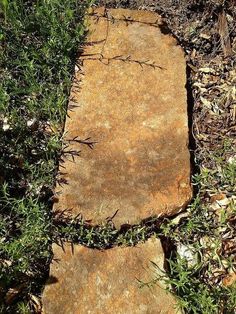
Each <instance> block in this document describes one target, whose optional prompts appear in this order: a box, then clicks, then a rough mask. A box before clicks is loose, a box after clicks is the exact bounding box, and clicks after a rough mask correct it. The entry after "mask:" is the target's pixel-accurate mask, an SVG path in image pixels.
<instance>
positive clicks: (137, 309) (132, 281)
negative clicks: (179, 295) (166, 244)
mask: <svg viewBox="0 0 236 314" xmlns="http://www.w3.org/2000/svg"><path fill="white" fill-rule="evenodd" d="M53 251H54V258H55V261H53V263H52V265H51V270H50V276H51V277H52V278H53V281H54V282H56V283H49V284H48V285H46V288H45V290H44V293H43V298H42V301H43V308H44V313H45V314H111V313H114V314H172V313H173V314H174V313H177V310H176V303H175V300H174V298H173V296H172V295H171V294H169V293H168V294H167V292H166V291H165V290H164V289H163V288H162V287H161V286H158V284H155V285H153V286H152V287H148V286H144V287H142V288H140V284H139V280H141V281H144V282H149V281H150V280H152V279H154V278H155V276H156V271H157V269H156V268H154V267H153V266H152V264H151V261H153V262H154V263H156V265H158V266H159V267H160V269H163V262H164V259H163V251H162V247H161V244H160V241H159V240H158V239H155V238H151V239H149V240H148V241H147V242H146V243H144V244H139V245H138V246H137V247H126V248H121V247H116V248H112V249H109V250H105V251H99V250H93V249H89V248H85V247H83V246H80V245H75V246H74V250H73V252H72V249H71V246H70V245H69V244H68V245H65V248H64V251H63V250H62V249H61V248H60V247H59V246H57V245H54V247H53ZM49 282H50V279H49Z"/></svg>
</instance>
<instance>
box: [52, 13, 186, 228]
mask: <svg viewBox="0 0 236 314" xmlns="http://www.w3.org/2000/svg"><path fill="white" fill-rule="evenodd" d="M104 14H105V16H106V17H104ZM89 23H90V24H89V25H90V26H89V30H90V33H89V36H88V39H87V45H86V46H85V50H84V52H83V55H82V56H81V57H80V59H79V62H82V63H83V65H82V68H81V71H82V73H81V71H77V72H76V79H77V81H78V80H79V81H80V84H79V88H78V83H77V81H76V82H75V83H74V85H73V87H72V91H71V99H72V100H71V102H70V104H69V107H72V106H73V105H74V104H75V103H76V104H77V106H78V107H76V108H74V109H73V111H68V116H69V117H67V119H66V123H65V135H64V138H65V139H66V140H72V139H74V138H75V137H77V136H78V138H79V139H86V138H90V139H91V141H94V142H96V144H95V145H94V148H93V149H91V148H89V147H88V146H85V145H82V144H80V143H79V142H70V147H69V149H71V150H78V151H81V153H80V157H76V158H75V161H74V162H72V160H69V159H65V161H64V163H63V164H61V171H62V172H63V173H65V174H64V176H63V181H64V182H67V184H64V185H63V186H62V187H61V186H58V187H57V189H56V191H57V192H58V194H59V202H58V203H56V204H55V206H54V210H55V211H59V212H60V211H64V210H65V209H71V212H72V215H78V214H81V215H82V216H83V218H84V219H85V220H89V221H90V223H91V224H92V225H97V224H101V223H103V222H105V221H107V219H109V218H111V217H112V218H113V219H112V220H113V222H114V224H115V226H116V227H117V228H119V227H120V226H121V225H123V224H131V225H133V224H137V223H139V222H140V221H141V220H143V219H146V218H149V217H153V216H168V215H174V214H176V213H178V212H179V211H180V210H181V209H183V208H184V207H185V206H186V205H187V204H188V202H189V200H190V199H191V186H190V156H189V150H188V117H187V96H186V89H185V84H186V66H185V59H184V52H183V50H182V49H181V47H180V46H178V45H177V42H176V40H175V39H174V38H173V37H172V36H170V35H166V34H163V33H162V32H161V29H160V27H159V26H160V24H161V18H160V16H159V15H157V14H156V13H153V12H146V11H131V10H124V9H113V10H106V11H104V9H103V8H100V9H97V10H96V11H95V12H94V13H93V15H91V16H90V20H89ZM153 63H154V64H155V66H154V67H153V66H151V64H153Z"/></svg>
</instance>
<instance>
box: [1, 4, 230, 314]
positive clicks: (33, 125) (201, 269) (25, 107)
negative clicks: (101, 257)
mask: <svg viewBox="0 0 236 314" xmlns="http://www.w3.org/2000/svg"><path fill="white" fill-rule="evenodd" d="M0 3H1V11H0V20H1V26H0V43H1V46H0V184H1V189H0V268H1V269H0V300H1V301H0V303H1V308H0V309H1V310H0V312H2V313H40V312H41V303H40V298H39V296H40V292H41V288H42V287H43V284H44V283H45V280H46V277H47V274H48V267H49V264H50V261H51V258H52V254H51V248H50V247H51V243H52V242H58V243H61V242H63V241H69V242H72V243H81V244H83V245H86V246H89V247H96V248H110V247H113V246H115V245H135V244H136V243H138V242H140V241H145V240H146V239H147V238H148V237H150V236H151V235H153V234H156V235H158V236H160V237H161V239H162V242H163V245H164V247H165V250H166V257H167V259H168V260H169V263H168V269H167V271H168V277H167V276H166V275H163V280H165V281H166V282H167V283H168V284H170V289H171V291H172V292H174V293H175V295H176V296H177V297H178V299H179V304H180V305H181V307H182V309H183V310H184V312H185V313H213V314H214V313H234V312H235V304H236V287H235V277H236V269H235V268H236V265H235V264H236V261H235V253H236V242H235V235H236V227H235V222H236V216H235V212H236V209H235V202H236V198H235V186H236V184H235V183H236V149H235V147H236V145H235V144H236V143H235V134H236V130H235V120H236V103H235V94H236V91H235V81H236V73H235V49H236V47H235V46H236V40H235V29H236V28H235V21H236V12H235V6H234V5H233V1H209V0H208V1H194V0H191V1H174V0H165V1H164V0H163V1H151V0H146V1H141V0H140V1H138V0H137V1H134V0H130V1H118V0H117V1H113V0H112V1H106V3H105V4H106V5H107V6H108V7H109V6H112V7H118V6H119V7H120V6H123V7H130V8H139V9H149V10H155V11H157V12H159V13H160V14H162V15H163V18H164V19H165V23H166V26H167V28H169V31H171V32H172V34H173V35H174V36H176V37H177V38H178V40H179V42H180V44H181V45H182V46H183V48H184V49H185V51H186V55H187V57H186V58H187V63H188V89H189V112H190V127H191V128H192V136H193V138H192V139H191V150H192V151H193V152H194V154H193V157H194V158H195V160H194V164H195V166H196V169H194V171H193V172H194V175H193V184H194V186H195V195H194V198H193V201H192V203H191V204H190V206H189V207H188V209H187V211H186V212H184V213H183V214H182V215H180V216H177V217H173V218H171V219H162V220H160V219H159V220H155V219H153V220H150V221H146V222H143V223H142V224H140V225H138V226H134V227H132V228H127V229H122V230H116V229H114V227H113V225H112V223H108V224H107V225H106V226H100V227H95V228H92V227H89V225H87V224H86V222H83V220H82V218H81V217H77V218H71V219H68V216H67V218H65V217H63V216H61V217H58V216H57V217H53V216H52V214H51V207H52V204H53V201H55V198H54V196H53V187H54V185H55V179H56V172H57V165H58V161H59V159H60V158H61V156H62V154H63V151H64V152H65V150H66V146H63V142H62V139H61V135H62V130H63V122H64V119H65V115H66V109H67V103H68V97H69V90H70V86H71V81H72V78H73V69H74V64H75V58H76V54H77V51H78V48H79V47H80V46H81V43H82V39H83V35H84V31H85V25H84V22H83V20H84V15H85V12H86V9H87V8H88V6H89V5H90V4H91V2H90V1H83V2H82V1H81V2H80V1H79V2H77V1H74V0H63V1H59V0H50V1H49V0H31V1H21V0H13V1H9V2H8V1H6V0H1V1H0ZM102 4H104V2H102ZM191 117H192V118H191ZM191 120H192V121H191ZM158 280H159V277H158ZM155 281H156V278H155V276H154V280H153V283H154V284H155Z"/></svg>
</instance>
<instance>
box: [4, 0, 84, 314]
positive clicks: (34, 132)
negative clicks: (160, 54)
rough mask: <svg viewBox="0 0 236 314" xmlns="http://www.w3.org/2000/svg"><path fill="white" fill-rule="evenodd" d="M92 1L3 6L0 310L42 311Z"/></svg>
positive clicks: (16, 0)
mask: <svg viewBox="0 0 236 314" xmlns="http://www.w3.org/2000/svg"><path fill="white" fill-rule="evenodd" d="M89 2H90V1H82V2H78V1H71V0H63V1H59V0H50V1H48V0H29V1H22V0H13V1H7V0H1V1H0V45H1V46H0V184H1V187H0V268H1V269H0V303H1V305H0V309H1V312H3V313H5V312H6V313H10V312H12V313H31V312H34V311H35V312H37V311H40V303H39V301H38V299H37V297H36V295H35V294H34V292H35V290H37V287H38V286H39V285H40V283H41V281H42V280H43V276H45V274H46V273H45V270H46V268H47V266H46V265H48V263H49V262H50V255H51V253H50V230H51V229H50V228H51V218H50V208H51V204H50V197H51V196H52V194H53V193H52V189H53V186H54V183H55V173H56V168H57V164H58V159H59V156H60V154H61V147H62V142H61V133H62V127H63V122H64V119H65V115H66V109H67V101H68V94H69V91H70V85H71V80H72V75H73V69H74V60H75V57H76V54H77V51H78V47H79V46H80V45H81V40H82V37H83V35H84V30H85V27H84V22H83V19H84V13H85V10H86V9H87V7H88V5H89Z"/></svg>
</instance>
